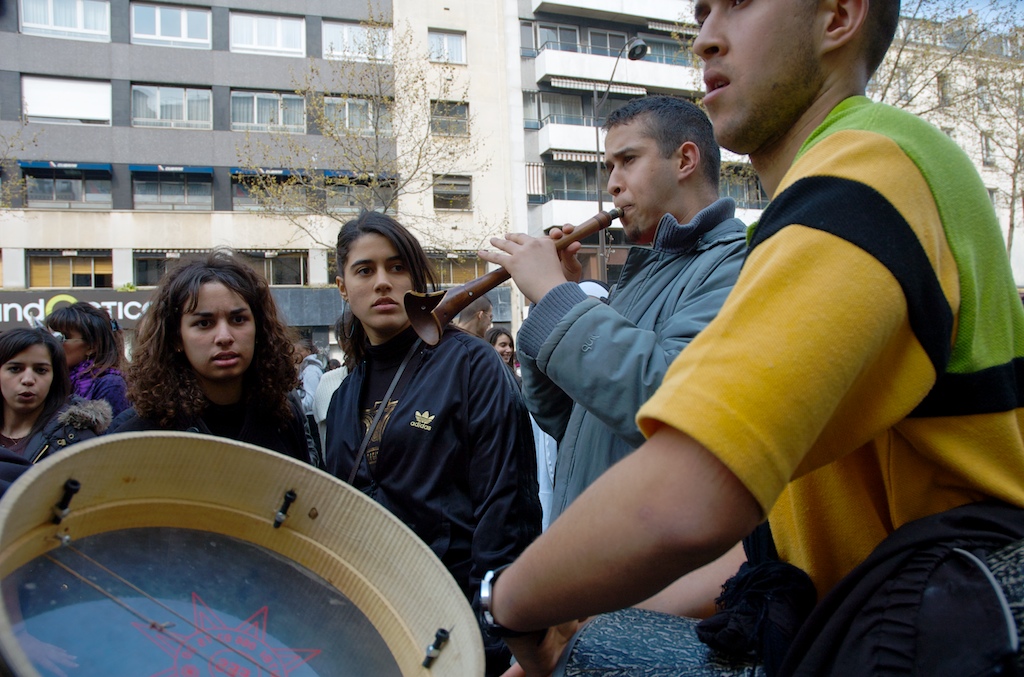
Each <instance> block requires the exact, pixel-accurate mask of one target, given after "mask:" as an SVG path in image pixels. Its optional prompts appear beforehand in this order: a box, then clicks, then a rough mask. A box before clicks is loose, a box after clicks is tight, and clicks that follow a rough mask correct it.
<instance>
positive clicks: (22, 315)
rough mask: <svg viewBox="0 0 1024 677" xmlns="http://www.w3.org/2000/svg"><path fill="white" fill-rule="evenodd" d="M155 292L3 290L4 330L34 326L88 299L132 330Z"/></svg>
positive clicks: (0, 306) (1, 321)
mask: <svg viewBox="0 0 1024 677" xmlns="http://www.w3.org/2000/svg"><path fill="white" fill-rule="evenodd" d="M151 295H152V292H151V291H134V292H118V291H113V290H107V289H54V290H48V291H26V292H21V291H0V330H4V329H13V328H15V327H27V326H30V325H31V323H32V321H33V320H42V319H43V318H45V317H46V316H47V315H49V314H50V313H51V312H53V311H54V309H56V308H60V307H62V306H67V305H71V304H72V303H76V302H78V301H87V302H89V303H91V304H92V305H94V306H96V307H98V308H104V309H105V310H106V311H107V312H108V313H110V317H111V318H112V319H114V320H117V323H118V324H119V325H121V326H122V327H124V328H125V329H131V328H132V327H134V326H135V325H136V323H137V322H138V321H139V318H141V317H142V313H144V312H145V311H146V308H148V307H149V303H150V296H151Z"/></svg>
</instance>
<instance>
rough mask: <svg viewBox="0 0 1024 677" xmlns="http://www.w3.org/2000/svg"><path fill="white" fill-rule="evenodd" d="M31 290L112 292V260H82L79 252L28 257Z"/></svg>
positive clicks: (87, 257) (95, 257)
mask: <svg viewBox="0 0 1024 677" xmlns="http://www.w3.org/2000/svg"><path fill="white" fill-rule="evenodd" d="M28 271H29V272H28V276H29V286H30V287H34V288H41V287H51V288H74V287H79V288H87V289H111V288H112V287H113V286H114V264H113V260H112V259H111V258H110V257H109V256H79V255H78V253H77V252H63V253H55V254H51V255H37V254H29V257H28Z"/></svg>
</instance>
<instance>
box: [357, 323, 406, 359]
mask: <svg viewBox="0 0 1024 677" xmlns="http://www.w3.org/2000/svg"><path fill="white" fill-rule="evenodd" d="M414 341H416V330H415V329H413V328H412V327H411V326H409V327H406V328H405V329H404V330H403V331H402V332H400V333H399V334H397V335H395V336H394V337H393V338H392V339H391V340H390V341H387V342H385V343H381V344H380V345H377V346H369V347H368V348H367V350H366V361H367V362H372V363H374V365H375V366H376V367H377V368H381V369H386V368H388V367H389V366H392V363H393V364H394V366H397V365H399V364H401V363H402V358H404V357H405V354H406V353H407V352H409V346H411V345H412V344H413V342H414Z"/></svg>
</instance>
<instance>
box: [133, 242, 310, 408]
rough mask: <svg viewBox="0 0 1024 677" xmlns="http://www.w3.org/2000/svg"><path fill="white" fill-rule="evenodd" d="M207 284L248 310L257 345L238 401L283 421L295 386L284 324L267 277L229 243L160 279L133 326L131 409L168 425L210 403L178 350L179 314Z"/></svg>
mask: <svg viewBox="0 0 1024 677" xmlns="http://www.w3.org/2000/svg"><path fill="white" fill-rule="evenodd" d="M211 282H214V283H219V284H222V285H224V286H225V287H227V288H228V289H230V290H231V291H233V292H234V293H236V294H238V295H239V296H241V297H242V299H243V300H244V301H245V302H246V303H247V304H248V305H249V309H250V310H251V311H252V315H253V322H254V325H255V327H256V346H255V350H254V353H253V358H252V363H251V364H250V365H249V368H248V369H247V370H246V372H245V381H244V384H245V385H244V398H245V401H246V402H247V404H248V405H249V406H250V407H253V408H255V409H257V410H258V411H259V412H260V414H261V415H267V416H271V417H273V418H276V419H277V420H279V421H280V422H282V423H284V422H286V421H288V420H290V419H291V417H292V410H291V405H290V404H289V402H288V392H289V391H290V390H292V389H293V388H295V387H296V386H297V384H298V375H297V374H296V372H295V365H294V363H293V362H292V354H293V352H294V348H293V347H292V343H291V336H290V335H289V333H288V327H287V326H286V325H285V324H284V322H282V321H281V319H280V318H279V316H278V312H277V304H276V303H274V297H273V296H271V294H270V287H269V286H268V285H267V281H266V279H264V278H263V277H262V276H261V275H259V274H258V273H257V272H256V271H255V270H253V269H252V268H250V267H249V266H248V265H247V264H245V263H243V262H242V261H240V260H239V259H237V258H235V255H234V252H232V251H231V250H229V249H216V250H214V251H213V252H210V253H209V254H207V255H206V256H204V257H203V258H200V259H194V260H186V261H183V262H182V263H181V264H180V265H179V266H177V267H176V268H174V269H172V270H170V271H168V273H167V274H166V275H165V276H164V278H163V279H162V280H161V281H160V285H159V286H158V287H157V290H156V292H155V295H154V297H153V301H152V303H151V305H150V306H149V309H148V310H147V311H146V313H145V315H143V316H142V320H141V321H140V322H139V325H138V328H137V330H136V341H135V350H134V351H133V355H132V364H131V367H129V370H128V375H129V378H128V396H129V399H131V401H132V404H133V405H134V406H135V410H136V412H138V414H139V415H140V416H142V417H143V418H149V419H153V420H156V421H157V422H158V423H159V424H160V425H162V426H170V425H171V424H172V423H179V424H180V423H184V422H186V421H188V419H189V418H192V417H195V416H199V415H200V414H202V412H203V410H204V409H206V407H207V405H208V404H209V400H208V399H207V398H206V395H205V394H204V393H203V390H202V387H201V386H200V384H199V380H198V379H197V378H196V375H195V371H194V369H193V368H192V365H191V364H190V363H189V361H188V358H187V357H186V356H185V353H184V352H182V351H180V350H178V349H179V347H180V344H181V318H182V317H183V316H184V315H187V314H188V313H190V312H192V311H193V310H195V308H196V304H197V303H198V302H199V289H200V288H201V287H202V286H203V285H204V284H207V283H211Z"/></svg>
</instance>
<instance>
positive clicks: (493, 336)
mask: <svg viewBox="0 0 1024 677" xmlns="http://www.w3.org/2000/svg"><path fill="white" fill-rule="evenodd" d="M502 336H507V337H508V344H509V345H510V346H512V357H510V358H509V360H508V362H506V363H505V364H507V365H508V366H510V367H512V368H513V369H515V365H514V364H513V361H514V360H515V352H516V340H515V339H514V338H512V332H510V331H509V330H508V329H505V328H504V327H491V328H490V329H488V330H487V334H485V335H484V338H485V339H487V342H488V343H490V344H491V345H492V346H493V345H495V344H496V343H497V342H498V339H499V338H501V337H502Z"/></svg>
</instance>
